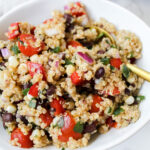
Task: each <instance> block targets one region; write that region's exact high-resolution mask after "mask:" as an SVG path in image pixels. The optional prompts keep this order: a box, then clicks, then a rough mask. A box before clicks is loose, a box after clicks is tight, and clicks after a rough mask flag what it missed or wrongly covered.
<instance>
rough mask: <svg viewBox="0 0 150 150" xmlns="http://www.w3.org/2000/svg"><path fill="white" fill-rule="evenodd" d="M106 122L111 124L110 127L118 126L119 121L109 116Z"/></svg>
mask: <svg viewBox="0 0 150 150" xmlns="http://www.w3.org/2000/svg"><path fill="white" fill-rule="evenodd" d="M106 124H107V125H109V127H113V128H117V122H115V121H113V120H112V117H109V118H107V120H106Z"/></svg>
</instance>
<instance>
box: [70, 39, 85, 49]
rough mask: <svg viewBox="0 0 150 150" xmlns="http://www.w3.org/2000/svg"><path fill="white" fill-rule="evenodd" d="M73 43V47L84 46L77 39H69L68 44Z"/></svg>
mask: <svg viewBox="0 0 150 150" xmlns="http://www.w3.org/2000/svg"><path fill="white" fill-rule="evenodd" d="M69 45H71V46H72V47H74V48H76V47H78V46H82V44H81V43H79V42H77V41H69V42H68V46H69Z"/></svg>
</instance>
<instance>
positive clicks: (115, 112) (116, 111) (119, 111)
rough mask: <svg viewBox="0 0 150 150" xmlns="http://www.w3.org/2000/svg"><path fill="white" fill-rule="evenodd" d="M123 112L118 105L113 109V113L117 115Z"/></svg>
mask: <svg viewBox="0 0 150 150" xmlns="http://www.w3.org/2000/svg"><path fill="white" fill-rule="evenodd" d="M122 112H124V109H123V108H121V107H118V108H117V109H116V110H115V111H114V113H113V114H114V115H115V116H118V115H119V114H120V113H122Z"/></svg>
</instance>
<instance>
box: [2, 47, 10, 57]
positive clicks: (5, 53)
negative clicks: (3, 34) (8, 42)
mask: <svg viewBox="0 0 150 150" xmlns="http://www.w3.org/2000/svg"><path fill="white" fill-rule="evenodd" d="M0 50H1V53H2V56H3V57H4V58H9V56H10V55H11V54H10V52H9V50H8V49H7V48H2V49H0Z"/></svg>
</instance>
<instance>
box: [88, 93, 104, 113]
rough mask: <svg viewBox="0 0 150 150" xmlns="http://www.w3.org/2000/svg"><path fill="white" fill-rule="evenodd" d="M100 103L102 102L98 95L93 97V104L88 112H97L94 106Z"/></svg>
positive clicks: (97, 109)
mask: <svg viewBox="0 0 150 150" xmlns="http://www.w3.org/2000/svg"><path fill="white" fill-rule="evenodd" d="M101 101H103V99H102V98H101V97H100V96H99V95H93V103H92V105H91V111H90V112H91V113H93V112H98V111H99V108H98V107H96V104H100V102H101Z"/></svg>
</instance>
